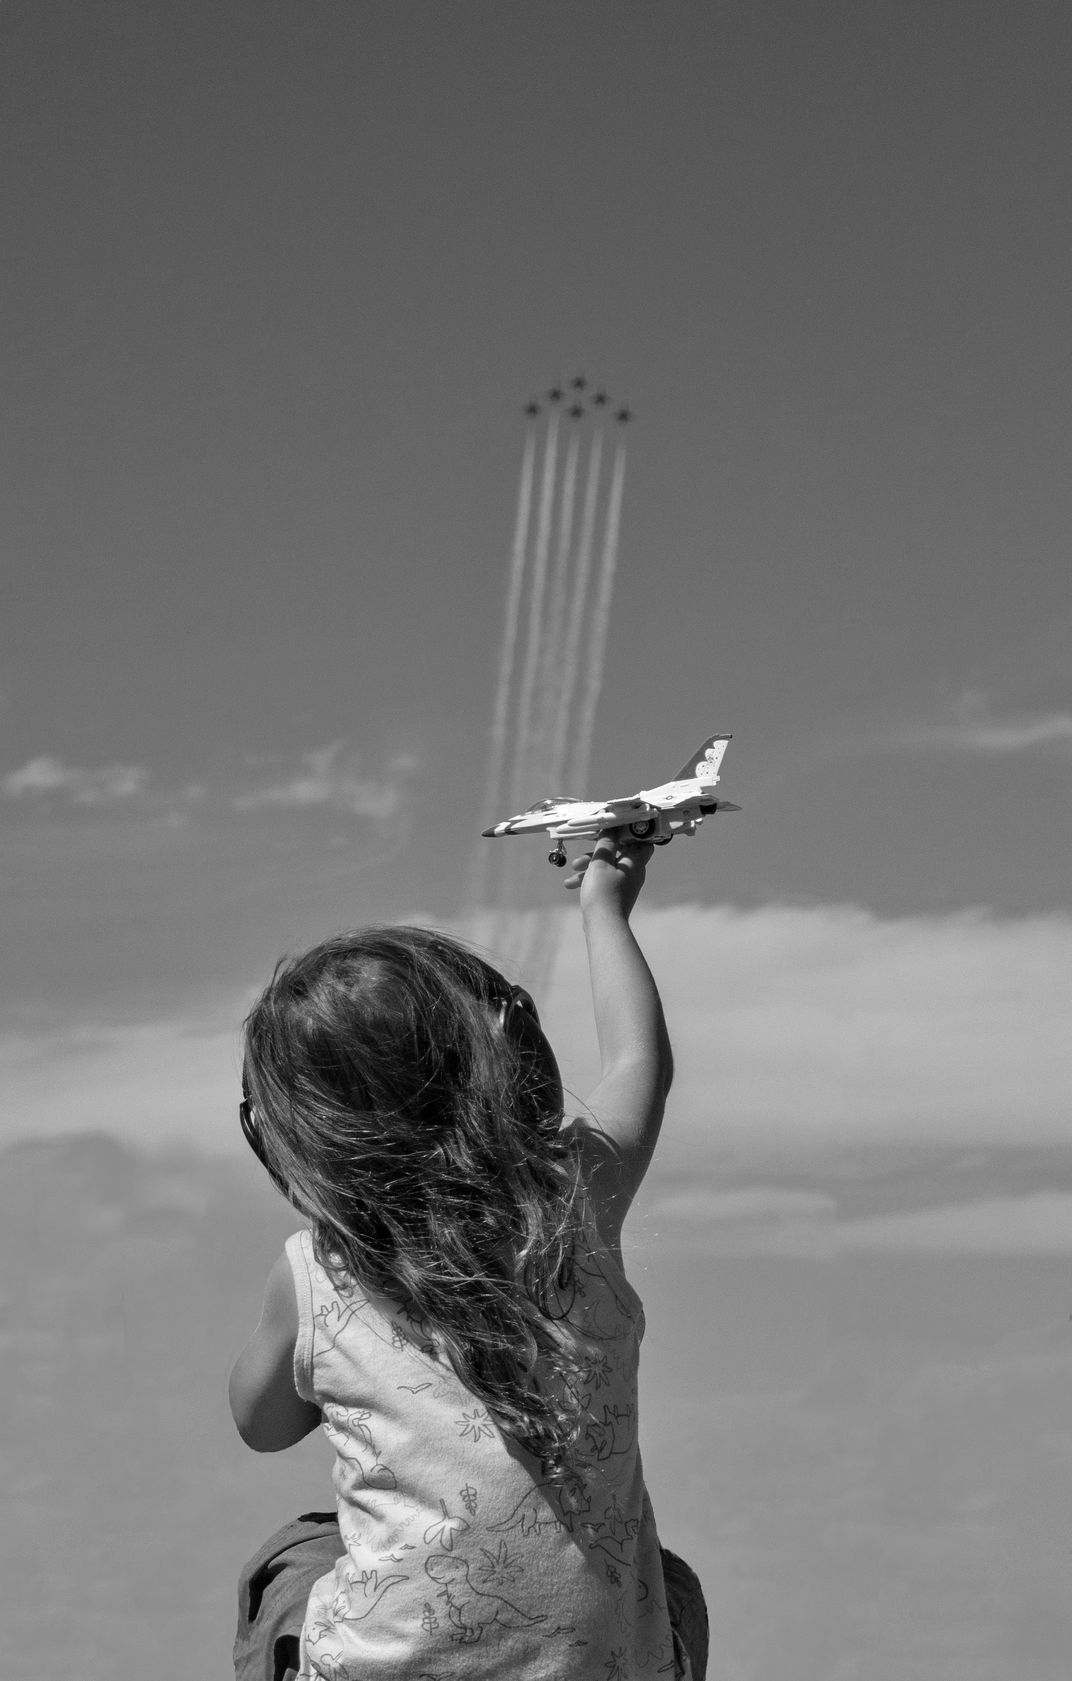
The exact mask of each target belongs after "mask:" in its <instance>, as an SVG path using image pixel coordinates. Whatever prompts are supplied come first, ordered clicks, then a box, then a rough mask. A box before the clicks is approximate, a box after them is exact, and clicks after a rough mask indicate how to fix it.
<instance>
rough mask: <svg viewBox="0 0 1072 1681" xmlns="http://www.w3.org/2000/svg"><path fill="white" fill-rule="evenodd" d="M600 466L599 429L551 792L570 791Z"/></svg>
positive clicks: (568, 641)
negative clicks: (573, 717)
mask: <svg viewBox="0 0 1072 1681" xmlns="http://www.w3.org/2000/svg"><path fill="white" fill-rule="evenodd" d="M602 463H603V429H602V427H600V428H599V429H598V430H597V431H596V432H595V434H594V435H593V438H592V443H591V447H590V449H589V452H588V474H587V478H586V481H585V488H584V510H583V513H582V515H581V537H580V543H579V544H578V548H577V564H576V567H575V569H574V574H573V591H572V594H571V596H570V603H569V615H568V625H567V630H566V646H565V650H564V653H563V656H562V671H563V677H562V686H561V688H560V690H559V693H558V709H557V711H556V714H555V730H554V736H553V738H552V742H551V755H550V759H551V779H550V780H551V788H552V790H553V791H554V792H559V791H560V790H561V791H564V792H568V791H569V790H563V789H562V780H563V777H564V776H565V774H566V751H567V742H568V739H569V726H570V713H571V712H572V710H573V697H574V695H575V693H576V691H577V677H578V670H579V668H578V658H579V655H580V651H581V633H582V630H583V629H584V618H585V605H586V603H587V600H588V580H589V577H590V575H591V571H592V546H593V543H594V541H595V531H596V502H597V498H598V495H599V474H600V469H601V467H602ZM582 797H583V796H582Z"/></svg>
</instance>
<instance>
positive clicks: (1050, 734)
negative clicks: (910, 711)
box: [909, 689, 1072, 753]
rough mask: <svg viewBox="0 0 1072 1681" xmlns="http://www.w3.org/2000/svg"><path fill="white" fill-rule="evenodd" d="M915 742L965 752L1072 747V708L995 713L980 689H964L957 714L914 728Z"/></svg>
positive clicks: (1069, 748)
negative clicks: (938, 721) (1006, 714)
mask: <svg viewBox="0 0 1072 1681" xmlns="http://www.w3.org/2000/svg"><path fill="white" fill-rule="evenodd" d="M909 740H910V742H911V743H912V744H913V745H918V746H923V747H938V748H947V749H951V750H953V751H958V752H966V753H1024V752H1030V751H1032V750H1034V749H1037V748H1057V749H1060V750H1064V751H1066V752H1068V751H1072V712H1033V713H1032V712H1019V713H1014V714H1010V715H1008V716H1006V717H1003V718H999V717H995V716H994V715H993V713H992V712H991V710H990V705H989V702H988V701H987V698H986V696H985V695H984V694H983V693H982V692H981V691H980V690H978V689H971V690H968V691H967V693H965V694H964V695H963V696H962V697H961V699H960V701H959V703H958V705H957V707H956V708H955V716H954V717H953V718H952V719H951V720H950V721H948V722H946V723H938V724H928V725H924V726H923V727H922V728H920V729H918V730H915V731H913V732H911V734H910V736H909Z"/></svg>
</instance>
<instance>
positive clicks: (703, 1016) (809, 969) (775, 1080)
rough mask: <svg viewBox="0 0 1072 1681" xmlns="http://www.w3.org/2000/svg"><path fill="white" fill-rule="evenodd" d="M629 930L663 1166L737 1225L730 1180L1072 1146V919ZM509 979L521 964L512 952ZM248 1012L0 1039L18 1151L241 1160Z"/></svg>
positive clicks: (868, 918) (561, 1044)
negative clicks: (898, 1153) (40, 1133)
mask: <svg viewBox="0 0 1072 1681" xmlns="http://www.w3.org/2000/svg"><path fill="white" fill-rule="evenodd" d="M635 923H636V927H637V931H638V933H639V936H640V939H641V943H642V945H643V947H644V949H645V951H646V953H647V954H648V957H649V961H650V963H651V966H652V969H653V971H654V973H655V975H656V977H657V979H658V981H659V983H660V986H661V989H662V993H663V998H664V1002H665V1006H666V1014H667V1020H668V1022H669V1025H670V1033H671V1037H672V1040H673V1044H674V1053H675V1060H676V1075H675V1082H674V1088H673V1090H672V1092H671V1096H670V1103H669V1106H668V1109H667V1117H666V1121H665V1124H664V1127H663V1134H662V1138H661V1140H660V1144H659V1154H658V1158H657V1159H658V1162H659V1164H660V1167H661V1170H662V1171H663V1173H664V1174H665V1175H666V1176H668V1177H669V1176H673V1177H675V1178H677V1179H679V1180H681V1179H686V1178H689V1177H692V1176H705V1175H709V1174H711V1173H712V1172H714V1173H722V1172H723V1170H724V1169H725V1168H726V1165H727V1163H730V1164H732V1165H733V1168H734V1176H735V1179H736V1181H737V1182H738V1184H737V1186H727V1185H726V1184H725V1181H724V1179H723V1182H722V1183H721V1184H720V1189H721V1190H723V1191H727V1192H728V1191H730V1190H733V1191H734V1192H735V1195H736V1200H733V1201H730V1202H727V1203H723V1204H722V1205H721V1213H722V1215H723V1217H724V1218H723V1224H724V1225H725V1226H726V1227H727V1228H728V1226H729V1225H730V1224H731V1223H733V1222H736V1229H737V1230H738V1231H742V1232H743V1231H744V1230H745V1226H746V1223H747V1221H751V1222H752V1227H751V1229H753V1230H758V1229H760V1228H761V1227H762V1229H763V1230H766V1229H767V1226H769V1225H770V1220H769V1219H767V1214H765V1212H764V1209H763V1207H761V1206H760V1204H759V1202H758V1201H757V1200H756V1199H757V1197H758V1193H757V1192H756V1191H754V1190H753V1191H751V1192H750V1193H749V1194H750V1196H751V1197H752V1198H753V1203H752V1205H751V1206H750V1205H749V1204H748V1203H747V1201H744V1202H742V1200H741V1198H740V1195H739V1194H737V1192H738V1189H739V1183H740V1181H741V1180H742V1179H744V1178H750V1179H751V1180H752V1181H753V1183H754V1182H755V1181H757V1180H765V1181H766V1182H767V1183H768V1184H770V1185H774V1184H775V1183H776V1182H777V1180H779V1179H784V1177H785V1174H784V1173H783V1172H782V1168H783V1167H784V1166H785V1164H792V1163H793V1162H794V1161H798V1160H806V1161H811V1162H814V1161H815V1160H817V1159H819V1158H822V1157H824V1155H825V1158H826V1159H828V1160H831V1161H833V1162H835V1163H836V1162H837V1161H838V1160H840V1159H841V1158H842V1157H844V1156H846V1154H847V1152H848V1150H849V1149H850V1148H854V1147H856V1146H860V1147H866V1148H865V1149H864V1151H863V1153H864V1154H866V1151H867V1150H871V1151H874V1150H875V1149H876V1147H877V1146H880V1145H881V1146H889V1145H897V1146H901V1145H905V1144H910V1145H912V1146H918V1147H920V1148H921V1149H923V1148H926V1149H928V1150H929V1149H932V1148H933V1149H939V1148H949V1147H950V1146H956V1147H957V1148H960V1147H961V1146H963V1145H966V1144H970V1145H993V1146H997V1147H1002V1148H1007V1147H1008V1146H1010V1145H1015V1144H1021V1145H1025V1146H1026V1145H1028V1144H1040V1143H1043V1142H1056V1143H1059V1144H1063V1143H1064V1142H1066V1140H1067V1136H1068V1126H1069V1108H1068V1104H1069V1092H1070V1091H1072V1035H1070V1034H1069V1033H1068V1006H1069V997H1070V994H1072V917H1062V916H1044V917H1023V918H1010V919H997V918H993V917H990V916H987V915H985V914H984V913H982V912H978V913H961V914H958V915H955V916H945V917H904V918H894V919H886V918H881V917H877V916H875V915H873V914H872V913H870V912H868V911H864V910H860V909H858V908H856V907H853V906H846V905H825V906H824V905H818V906H807V907H799V906H777V905H775V906H766V907H762V908H760V909H756V910H747V911H746V910H736V909H734V908H732V907H729V906H713V907H712V906H704V907H700V906H675V907H672V908H666V909H659V908H656V909H649V910H644V909H643V907H638V910H637V913H636V915H635ZM558 932H559V937H560V940H561V946H560V952H559V957H558V964H557V970H556V978H555V983H554V986H553V987H552V989H551V991H550V993H549V994H548V996H547V997H546V998H545V997H541V998H540V1000H539V1003H540V1006H541V1014H542V1016H543V1019H544V1021H545V1023H546V1026H547V1030H548V1034H549V1037H550V1039H551V1042H552V1043H553V1044H554V1046H555V1049H556V1051H557V1052H558V1055H559V1060H560V1064H561V1066H562V1070H563V1077H564V1080H565V1082H566V1085H567V1087H568V1089H569V1090H570V1092H571V1093H574V1094H576V1097H575V1099H573V1101H574V1102H575V1103H576V1105H577V1106H578V1107H579V1106H580V1105H581V1104H582V1103H583V1101H584V1099H585V1098H587V1096H588V1095H589V1094H590V1093H591V1091H592V1089H593V1087H594V1086H595V1085H596V1083H597V1081H598V1077H599V1063H598V1050H597V1046H596V1039H595V1031H594V1027H593V1023H592V1010H591V1001H590V996H589V981H588V973H587V964H586V961H585V956H584V942H583V936H582V931H581V927H580V919H579V918H578V917H577V916H576V914H575V913H571V912H570V911H565V912H563V913H562V917H561V920H560V922H559V928H558ZM493 955H495V954H494V953H493ZM499 960H500V962H502V963H503V964H504V965H506V966H507V967H509V953H508V951H506V952H503V953H501V954H499ZM259 978H260V977H251V983H252V981H253V980H257V979H259ZM247 1005H248V999H247V998H246V997H243V998H241V999H239V998H231V997H228V998H227V999H225V1000H223V1001H221V1002H220V1004H219V1005H218V1006H217V1008H216V1010H215V1012H214V1013H213V1014H212V1015H211V1016H210V1015H208V1014H207V1012H206V1007H205V1004H204V1000H203V999H202V998H191V1000H190V1003H189V1008H188V1011H185V1012H184V1011H183V1010H181V1009H177V1010H176V1011H175V1012H174V1013H173V1014H172V1015H170V1016H169V1017H168V1018H167V1019H163V1020H161V1021H159V1022H157V1023H155V1024H153V1023H149V1024H147V1025H138V1026H130V1027H119V1028H117V1029H116V1030H115V1031H114V1032H112V1033H110V1034H109V1035H107V1036H105V1037H102V1036H101V1035H100V1034H99V1033H96V1034H88V1033H85V1032H81V1033H80V1030H79V1028H78V1025H77V1023H74V1022H72V1024H71V1027H70V1030H69V1031H68V1032H67V1033H65V1034H63V1035H59V1036H54V1037H52V1038H49V1039H48V1040H44V1039H36V1038H34V1039H30V1038H27V1039H23V1040H19V1041H15V1040H8V1041H7V1042H6V1044H5V1043H4V1042H3V1041H0V1080H2V1081H3V1083H4V1084H5V1086H6V1087H7V1093H6V1098H5V1103H4V1105H3V1107H4V1110H5V1112H6V1114H7V1116H8V1117H9V1121H8V1128H9V1131H8V1136H19V1135H23V1134H25V1133H26V1132H28V1131H31V1130H37V1129H40V1128H43V1129H44V1130H46V1131H56V1130H63V1129H64V1128H68V1127H71V1126H78V1125H84V1126H88V1125H90V1124H92V1125H103V1126H105V1127H106V1128H107V1129H108V1130H112V1131H114V1132H116V1133H118V1134H120V1135H121V1136H124V1137H128V1138H134V1139H144V1138H146V1137H152V1136H159V1135H161V1134H169V1135H176V1134H178V1135H182V1134H184V1133H185V1132H186V1131H187V1130H188V1129H189V1128H191V1127H192V1128H193V1129H194V1131H195V1134H196V1135H197V1136H199V1137H200V1136H202V1132H203V1131H206V1132H207V1134H211V1133H212V1131H213V1129H214V1128H218V1127H219V1125H220V1124H221V1120H220V1117H223V1119H222V1125H223V1126H224V1128H225V1135H226V1136H225V1147H232V1146H233V1147H234V1148H236V1149H237V1148H238V1147H239V1141H237V1140H231V1141H230V1145H228V1144H227V1142H226V1140H227V1139H229V1138H230V1134H229V1133H228V1132H226V1129H227V1128H229V1126H230V1120H229V1115H230V1105H231V1101H232V1098H233V1096H234V1078H235V1075H234V1071H235V1068H236V1066H237V1061H236V1058H237V1052H236V1050H235V1045H236V1036H237V1029H238V1025H239V1023H240V1021H241V1018H242V1016H243V1014H244V1013H245V1009H246V1007H247ZM41 1046H44V1049H43V1051H42V1050H41V1049H40V1047H41ZM35 1047H38V1048H37V1049H35ZM209 1110H211V1111H212V1114H213V1119H212V1121H211V1123H210V1124H207V1123H206V1122H205V1120H204V1116H205V1115H206V1113H208V1112H209ZM772 1162H775V1163H777V1164H778V1165H777V1170H775V1169H774V1168H772V1167H771V1165H770V1164H771V1163H772ZM835 1181H836V1174H831V1176H830V1177H829V1178H827V1179H825V1180H824V1183H823V1185H822V1186H820V1187H818V1188H819V1189H822V1190H825V1189H826V1188H827V1184H828V1183H833V1182H835ZM1006 1188H1007V1187H1006ZM1016 1188H1017V1190H1018V1191H1030V1190H1034V1189H1035V1188H1036V1187H1035V1186H1034V1185H1033V1184H1018V1185H1017V1187H1016ZM770 1194H771V1193H770V1192H769V1191H767V1192H764V1193H763V1195H765V1196H768V1195H770ZM990 1194H991V1193H990V1188H989V1186H988V1184H987V1183H985V1182H980V1183H973V1184H972V1186H971V1195H972V1196H973V1197H976V1198H985V1197H986V1196H988V1195H990ZM779 1195H782V1201H781V1203H780V1205H779V1206H778V1208H777V1209H775V1210H774V1213H776V1214H777V1220H778V1222H779V1223H780V1227H781V1231H782V1241H783V1242H785V1243H789V1242H790V1236H789V1235H788V1234H789V1226H790V1223H791V1222H794V1221H795V1222H796V1223H797V1225H798V1227H800V1228H801V1229H802V1230H803V1229H804V1228H806V1234H805V1235H807V1236H808V1238H809V1241H811V1240H812V1239H813V1238H814V1234H815V1230H816V1227H817V1225H818V1224H819V1223H820V1220H821V1218H822V1213H821V1210H820V1209H819V1208H818V1207H817V1206H814V1207H809V1206H808V1205H806V1204H805V1203H803V1202H801V1201H800V1199H799V1197H798V1198H797V1199H796V1200H795V1201H793V1200H792V1199H791V1200H790V1201H786V1200H785V1197H784V1194H783V1193H781V1192H779ZM932 1200H933V1197H932ZM947 1200H950V1201H953V1200H957V1194H956V1192H954V1193H953V1195H952V1196H951V1197H947ZM852 1212H854V1213H855V1212H861V1210H860V1209H859V1207H858V1206H857V1207H856V1208H855V1209H853V1210H852ZM863 1212H870V1210H863ZM767 1213H771V1211H770V1210H769V1209H768V1211H767ZM771 1218H773V1214H772V1215H771ZM765 1221H766V1224H764V1222H765ZM861 1241H863V1239H862V1236H861ZM876 1241H878V1238H877V1237H876ZM965 1241H966V1240H965Z"/></svg>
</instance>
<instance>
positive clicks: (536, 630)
mask: <svg viewBox="0 0 1072 1681" xmlns="http://www.w3.org/2000/svg"><path fill="white" fill-rule="evenodd" d="M557 453H558V412H557V410H555V409H552V410H551V413H550V416H549V418H548V421H547V437H546V440H545V442H544V449H543V472H542V476H541V482H540V509H539V518H538V520H537V524H536V549H535V553H534V555H533V561H532V595H531V598H530V601H529V633H528V638H527V641H526V644H525V663H524V666H523V667H522V672H521V694H520V699H519V700H518V708H517V736H516V741H517V752H516V753H515V756H514V778H513V783H512V785H511V786H512V798H513V803H514V804H515V805H518V804H520V802H521V800H522V799H523V798H524V793H525V786H524V785H525V777H526V774H527V772H528V771H529V770H531V764H530V762H529V756H530V752H531V747H532V733H533V732H532V697H533V692H534V690H535V687H536V674H537V672H538V670H539V664H540V632H541V628H542V620H543V598H544V593H545V589H546V584H547V552H548V549H549V547H550V543H551V514H552V510H553V504H554V494H555V466H556V461H557Z"/></svg>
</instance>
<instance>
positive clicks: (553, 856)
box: [547, 846, 566, 870]
mask: <svg viewBox="0 0 1072 1681" xmlns="http://www.w3.org/2000/svg"><path fill="white" fill-rule="evenodd" d="M547 862H548V863H549V864H553V865H554V866H555V869H556V870H564V869H565V867H566V854H565V853H564V852H563V850H562V848H561V847H560V846H556V847H555V850H554V851H553V852H549V853H548V854H547Z"/></svg>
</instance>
